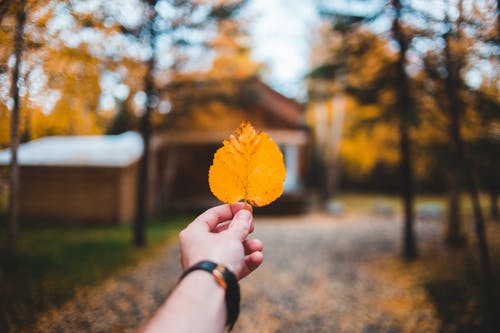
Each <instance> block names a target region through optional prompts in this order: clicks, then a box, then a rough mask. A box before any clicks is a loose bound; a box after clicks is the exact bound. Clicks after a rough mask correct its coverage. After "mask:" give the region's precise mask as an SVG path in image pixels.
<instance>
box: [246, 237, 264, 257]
mask: <svg viewBox="0 0 500 333" xmlns="http://www.w3.org/2000/svg"><path fill="white" fill-rule="evenodd" d="M243 248H244V249H245V255H246V256H247V255H249V254H251V253H253V252H256V251H262V250H263V248H264V246H263V245H262V242H261V241H260V240H258V239H247V240H244V241H243Z"/></svg>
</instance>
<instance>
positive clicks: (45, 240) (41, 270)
mask: <svg viewBox="0 0 500 333" xmlns="http://www.w3.org/2000/svg"><path fill="white" fill-rule="evenodd" d="M190 220H191V219H190V218H189V217H178V218H173V219H169V220H167V221H154V222H150V223H149V224H148V227H147V234H148V242H149V246H148V247H147V248H143V249H138V248H135V247H134V246H132V242H131V239H132V233H131V226H112V227H108V226H92V227H74V226H65V227H63V226H57V227H41V226H34V225H28V226H26V224H24V225H23V224H22V228H21V230H20V232H19V244H18V251H19V266H18V268H17V269H16V271H14V272H6V271H5V270H4V268H3V267H2V268H0V285H1V288H0V332H12V331H19V330H22V329H23V328H26V327H28V326H29V325H31V324H32V323H33V322H34V321H35V320H36V315H37V313H40V312H42V311H44V310H46V309H48V308H49V307H51V306H58V305H61V304H62V303H64V302H65V301H67V300H68V299H69V298H71V297H72V296H73V295H74V294H75V292H76V290H77V288H80V287H84V286H89V285H93V284H97V283H99V282H102V281H103V280H105V279H106V278H108V277H110V276H112V275H113V274H117V273H119V272H121V271H123V270H125V269H126V268H127V267H130V266H132V265H134V264H137V263H138V262H139V261H140V260H142V259H146V258H150V257H153V256H155V255H157V254H158V252H159V250H161V249H162V248H163V247H164V246H165V245H166V244H167V243H168V242H169V241H170V240H172V239H173V238H174V236H176V235H177V233H178V231H179V230H180V229H181V228H182V227H183V226H184V225H186V223H187V222H189V221H190ZM4 221H5V219H2V220H0V227H1V228H2V229H3V230H5V222H4ZM5 240H6V239H5V233H4V232H2V233H1V234H0V246H1V248H2V250H3V249H5Z"/></svg>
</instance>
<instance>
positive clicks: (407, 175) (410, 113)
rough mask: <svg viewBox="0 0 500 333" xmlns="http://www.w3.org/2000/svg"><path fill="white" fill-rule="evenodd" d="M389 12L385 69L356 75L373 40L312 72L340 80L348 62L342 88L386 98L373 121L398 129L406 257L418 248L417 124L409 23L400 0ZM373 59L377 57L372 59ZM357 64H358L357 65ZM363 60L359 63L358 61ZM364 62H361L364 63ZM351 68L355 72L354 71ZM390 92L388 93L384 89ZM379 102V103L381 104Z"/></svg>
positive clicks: (365, 100) (369, 99) (360, 97)
mask: <svg viewBox="0 0 500 333" xmlns="http://www.w3.org/2000/svg"><path fill="white" fill-rule="evenodd" d="M388 8H389V9H390V10H391V12H392V19H391V20H392V25H391V30H390V39H391V41H393V42H394V44H395V45H397V53H396V56H395V59H394V60H391V61H388V62H386V63H385V65H384V66H386V71H385V72H378V71H376V70H373V71H372V72H374V73H375V75H373V74H372V75H371V76H370V77H369V78H368V79H365V78H364V77H363V76H361V75H359V71H358V72H356V69H353V64H354V65H355V66H359V64H360V63H359V62H358V61H359V57H358V58H356V57H357V55H356V53H358V55H359V54H364V53H365V52H366V50H367V49H368V47H369V46H370V45H371V46H373V44H372V43H371V44H368V45H361V46H356V50H352V49H351V48H350V47H347V49H345V48H344V53H346V52H347V53H346V55H344V56H342V55H340V57H339V58H341V59H342V58H346V57H347V58H348V59H349V56H351V58H352V61H348V63H347V65H345V64H344V65H342V64H339V63H338V62H337V63H335V62H333V63H330V64H327V66H324V65H323V66H319V67H318V68H317V69H316V70H315V71H313V72H312V74H313V75H319V76H323V77H330V78H334V79H336V80H337V81H338V80H339V74H341V72H342V71H345V68H346V66H347V68H348V71H347V72H348V73H349V76H348V78H347V82H346V84H345V85H344V86H345V88H344V89H345V91H346V92H348V93H350V94H352V95H353V96H355V98H356V100H357V101H358V102H360V103H362V104H367V105H368V104H372V105H377V104H379V103H380V101H381V100H383V99H385V100H387V99H388V98H387V97H389V101H390V102H389V103H387V102H386V103H385V104H386V107H385V108H384V110H385V112H382V114H381V115H379V116H377V117H375V118H374V119H373V122H372V123H375V122H394V121H396V123H397V132H398V136H399V155H400V158H399V168H400V179H401V181H400V184H401V185H400V188H401V198H402V202H403V212H404V224H403V249H402V254H403V257H404V258H406V259H413V258H415V257H416V255H417V248H416V242H415V234H414V212H413V201H414V188H413V181H414V180H413V178H414V174H413V170H412V167H413V160H412V147H411V138H410V129H411V128H412V127H414V126H415V124H416V118H417V115H416V112H415V110H414V107H413V101H412V95H411V89H410V81H411V80H410V78H409V76H408V74H407V72H406V68H407V51H408V49H409V47H410V44H411V41H412V38H413V34H412V32H411V29H409V27H408V25H406V24H405V22H404V21H403V18H402V12H403V5H402V3H401V2H400V1H399V0H392V1H391V2H390V5H389V7H388ZM383 12H384V11H383V10H382V11H380V12H378V13H375V14H374V15H371V16H367V17H365V18H363V17H356V16H352V19H350V20H349V21H348V22H347V28H348V29H349V28H352V27H353V25H354V23H355V24H356V25H359V24H362V25H366V24H365V23H366V22H372V21H373V20H376V19H377V18H378V17H380V16H381V15H382V13H383ZM374 63H376V61H374ZM356 64H358V65H356ZM361 64H362V63H361ZM363 65H364V64H363ZM353 72H354V73H355V74H353ZM386 89H387V91H389V93H388V94H387V91H386ZM383 104H384V103H380V104H379V105H383Z"/></svg>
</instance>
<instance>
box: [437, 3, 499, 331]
mask: <svg viewBox="0 0 500 333" xmlns="http://www.w3.org/2000/svg"><path fill="white" fill-rule="evenodd" d="M461 9H462V8H461V2H459V11H460V13H461ZM460 15H461V14H460ZM446 20H447V18H446ZM459 20H460V18H459ZM448 25H449V26H450V24H449V23H448ZM450 31H451V27H450V29H449V32H448V33H446V34H445V36H444V41H445V48H444V51H445V61H446V69H447V72H448V73H447V74H448V75H447V77H446V81H445V91H446V96H447V103H448V112H447V113H448V118H449V123H450V125H449V135H450V139H451V142H452V143H453V147H454V152H453V153H454V155H455V159H456V161H457V165H459V166H460V167H461V169H462V177H463V178H462V177H461V178H462V179H463V180H464V184H465V187H466V189H467V192H468V193H469V196H470V199H471V202H472V208H473V216H474V230H475V234H476V238H477V246H478V253H479V260H480V264H481V269H482V273H483V279H484V283H483V293H484V306H485V309H484V314H485V320H486V326H487V329H488V332H496V330H495V328H494V323H495V317H494V311H495V303H496V302H495V293H494V284H493V275H492V271H491V265H490V255H489V250H488V243H487V239H486V231H485V221H484V216H483V213H482V211H481V205H480V201H479V192H478V188H477V184H476V181H475V179H474V176H473V173H472V167H471V164H470V161H469V158H468V156H467V155H466V152H465V144H464V140H463V137H462V134H461V131H460V129H461V121H462V114H463V112H464V110H465V106H464V102H463V100H462V96H461V94H460V91H461V89H462V88H463V82H462V80H461V77H460V71H461V68H462V67H463V65H462V61H461V59H460V58H457V57H456V56H455V57H454V56H453V54H452V51H451V48H450V38H451V36H450ZM459 33H460V21H459V22H458V23H457V36H459ZM460 180H461V179H457V181H460Z"/></svg>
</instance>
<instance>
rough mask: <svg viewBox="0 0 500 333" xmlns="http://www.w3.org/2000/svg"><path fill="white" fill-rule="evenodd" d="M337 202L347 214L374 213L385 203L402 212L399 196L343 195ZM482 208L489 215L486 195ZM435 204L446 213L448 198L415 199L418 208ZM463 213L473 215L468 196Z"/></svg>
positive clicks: (422, 196)
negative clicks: (343, 206)
mask: <svg viewBox="0 0 500 333" xmlns="http://www.w3.org/2000/svg"><path fill="white" fill-rule="evenodd" d="M336 200H339V201H340V202H342V203H343V204H344V205H345V210H346V212H356V213H368V214H369V213H373V210H374V207H375V204H376V203H383V204H385V205H388V206H390V207H391V208H392V209H393V211H394V213H396V214H399V213H401V212H402V203H401V199H400V198H399V197H398V196H397V195H387V194H380V195H378V194H360V193H342V194H340V195H339V196H338V197H337V198H336ZM480 202H481V207H482V208H483V214H485V216H487V215H488V212H489V210H488V208H489V201H488V197H487V196H486V195H484V194H483V195H481V196H480ZM426 203H433V204H437V205H439V206H441V207H442V208H443V212H445V211H446V196H445V195H417V196H416V197H415V205H416V207H417V208H418V206H419V205H420V204H426ZM462 212H463V213H464V214H465V215H470V214H471V213H472V204H471V201H470V198H469V196H468V195H467V194H465V193H464V194H463V195H462Z"/></svg>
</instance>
